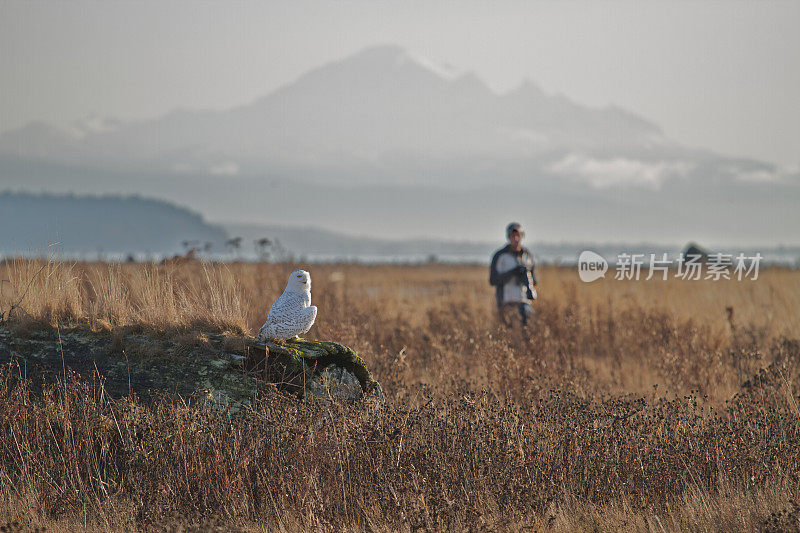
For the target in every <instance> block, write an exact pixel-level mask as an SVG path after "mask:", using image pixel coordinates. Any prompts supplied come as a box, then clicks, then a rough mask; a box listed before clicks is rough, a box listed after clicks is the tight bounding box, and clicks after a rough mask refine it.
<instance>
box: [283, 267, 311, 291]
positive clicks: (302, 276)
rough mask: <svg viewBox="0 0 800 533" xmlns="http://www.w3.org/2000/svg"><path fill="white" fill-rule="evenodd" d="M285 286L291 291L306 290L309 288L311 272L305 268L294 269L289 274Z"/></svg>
mask: <svg viewBox="0 0 800 533" xmlns="http://www.w3.org/2000/svg"><path fill="white" fill-rule="evenodd" d="M286 288H287V289H289V290H291V291H292V292H308V291H310V290H311V274H309V273H308V272H306V271H305V270H295V271H294V272H292V273H291V274H289V282H288V283H287V284H286Z"/></svg>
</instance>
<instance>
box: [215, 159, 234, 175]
mask: <svg viewBox="0 0 800 533" xmlns="http://www.w3.org/2000/svg"><path fill="white" fill-rule="evenodd" d="M208 171H209V172H210V173H211V174H212V175H214V176H237V175H239V165H237V164H236V163H234V162H233V161H226V162H224V163H217V164H216V165H213V166H211V168H209V169H208Z"/></svg>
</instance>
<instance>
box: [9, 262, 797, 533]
mask: <svg viewBox="0 0 800 533" xmlns="http://www.w3.org/2000/svg"><path fill="white" fill-rule="evenodd" d="M298 266H303V265H269V264H202V263H194V262H191V263H182V264H171V265H108V264H94V263H91V264H84V263H69V264H64V263H47V262H36V261H8V262H6V263H4V264H3V265H2V266H0V279H6V280H8V282H5V283H2V291H1V292H0V311H2V312H3V313H4V316H5V317H6V318H8V317H9V316H10V317H11V318H10V322H9V323H8V324H7V325H8V327H11V328H13V329H16V330H17V331H19V332H20V334H24V332H25V329H26V328H32V327H46V326H47V325H54V324H58V325H59V326H60V327H65V326H70V325H72V326H79V327H91V328H93V329H95V330H99V331H106V330H115V329H117V328H138V329H141V330H143V331H150V332H152V333H153V334H157V335H170V334H172V333H173V332H177V333H180V334H181V335H184V334H185V333H186V332H187V331H189V332H190V331H193V330H216V331H225V330H228V331H233V332H244V333H252V332H254V331H256V329H257V328H258V327H259V326H260V325H261V323H262V322H263V320H264V318H265V316H266V314H267V310H268V308H269V305H270V304H271V302H272V301H273V300H274V298H276V297H277V296H278V295H279V294H280V292H281V291H282V290H283V288H284V285H285V281H286V277H287V276H288V274H289V272H290V271H291V270H293V269H294V268H297V267H298ZM305 267H306V268H307V269H308V270H310V272H311V274H312V280H313V282H312V294H313V301H314V304H315V305H317V306H318V307H319V309H320V311H319V315H318V320H317V324H316V325H315V326H314V328H313V329H312V330H311V332H310V333H309V337H310V338H319V339H328V340H336V341H338V342H342V343H344V344H348V345H350V346H352V347H353V348H354V349H356V351H358V352H359V353H360V354H361V355H362V356H363V357H364V359H365V361H366V362H367V365H368V366H369V367H370V369H371V370H372V371H373V374H374V375H375V377H376V378H377V379H379V380H380V381H381V382H382V384H383V387H384V390H385V391H386V392H387V401H386V403H380V402H375V403H372V402H368V403H366V404H360V405H356V406H347V405H342V406H337V405H327V406H323V405H309V404H303V403H298V402H297V401H295V400H292V399H289V398H284V397H282V396H279V395H276V394H275V393H267V394H265V396H264V397H263V398H261V399H260V400H259V401H258V402H256V405H255V406H254V408H253V409H252V410H251V411H247V412H245V413H243V414H240V415H237V416H235V417H232V416H230V415H227V414H225V413H221V412H219V411H216V410H214V409H213V408H212V407H211V406H209V405H208V404H206V403H204V402H205V400H204V399H203V398H195V399H191V400H188V401H186V400H175V399H170V398H166V399H165V400H164V401H163V402H160V403H156V404H153V405H142V404H138V403H136V402H133V401H128V400H125V401H116V402H110V401H109V400H108V398H107V397H106V396H105V395H104V394H103V392H102V389H100V388H99V385H97V382H92V381H91V380H90V379H87V378H88V377H84V379H82V380H74V381H72V382H71V384H70V385H69V386H67V387H64V386H55V387H53V388H52V389H49V390H48V391H46V393H45V394H44V396H43V397H37V396H33V395H32V393H31V392H30V391H29V390H28V389H26V388H25V387H20V386H17V385H15V384H14V382H13V381H10V380H9V379H10V378H8V376H9V375H10V374H8V373H7V372H6V373H5V374H3V375H4V376H6V377H5V378H4V381H2V382H0V420H3V424H5V425H4V427H5V428H6V430H5V432H4V434H3V437H2V438H0V498H2V501H3V502H4V504H5V508H6V509H7V510H8V511H6V514H5V516H6V517H7V519H8V520H18V521H21V522H23V523H25V524H27V525H31V526H35V525H38V524H47V525H49V526H50V527H51V528H58V527H64V528H70V527H73V526H74V525H75V524H79V525H83V522H82V520H83V519H85V520H86V522H85V523H86V524H87V525H90V526H92V527H96V528H99V529H103V528H106V527H111V528H152V527H155V526H156V525H164V524H173V525H177V524H182V525H186V524H191V523H195V524H197V525H198V527H201V526H202V527H216V526H219V527H225V528H230V527H240V526H241V527H245V528H248V529H258V528H259V527H266V528H268V529H275V528H278V529H280V528H282V529H288V530H295V529H311V528H321V529H330V530H341V529H345V528H352V529H358V530H362V529H363V530H367V529H369V530H398V529H399V530H415V529H418V528H423V529H453V528H456V529H481V528H484V529H498V530H529V529H530V528H533V529H536V530H543V529H547V528H553V529H556V530H574V529H586V530H589V529H600V530H609V531H615V530H620V529H627V530H631V531H634V530H637V531H644V530H648V531H649V530H656V531H661V530H685V529H697V530H713V529H717V530H735V529H739V530H741V529H754V528H762V529H769V528H773V529H774V530H786V529H787V528H791V527H797V526H798V524H800V522H798V520H800V511H798V508H797V506H796V505H795V504H793V503H792V502H796V501H797V499H798V498H800V453H798V450H799V449H800V410H799V409H798V393H799V392H800V388H799V386H798V380H800V344H799V343H798V341H797V339H798V337H800V334H799V333H800V327H799V326H800V301H799V300H798V298H800V273H798V272H796V271H790V270H782V269H767V270H763V271H762V272H761V274H760V277H759V279H758V280H756V281H741V282H738V281H731V282H727V281H723V282H711V281H701V282H684V281H679V280H674V279H673V280H669V281H666V282H663V281H657V280H651V281H649V282H645V281H639V282H636V281H628V282H619V281H614V280H612V279H607V280H602V281H598V282H595V283H592V284H583V283H581V282H580V281H578V278H577V275H576V272H575V271H574V270H572V269H568V268H557V267H546V268H543V269H542V272H541V275H540V281H541V283H540V286H539V287H538V289H539V292H540V296H541V297H540V299H539V300H538V301H537V302H536V304H535V306H534V307H535V312H536V316H535V319H534V321H533V325H532V327H530V328H529V329H528V330H520V329H519V328H512V329H508V328H506V327H504V326H502V325H501V324H499V323H498V321H497V320H496V319H495V316H494V308H493V306H494V303H493V294H492V289H491V288H490V287H489V286H488V285H487V278H488V273H487V271H486V269H485V268H480V267H470V266H448V265H429V266H419V267H403V266H363V265H312V266H309V265H305ZM13 306H17V307H14V310H13V312H11V313H9V310H11V308H12V307H13ZM727 308H732V310H733V313H732V315H731V314H730V313H729V312H728V311H727ZM92 383H95V384H94V385H92ZM187 402H188V403H187ZM0 507H2V505H0ZM2 517H3V513H2V512H0V518H2Z"/></svg>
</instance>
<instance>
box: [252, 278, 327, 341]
mask: <svg viewBox="0 0 800 533" xmlns="http://www.w3.org/2000/svg"><path fill="white" fill-rule="evenodd" d="M316 318H317V308H316V307H314V306H313V305H311V274H309V273H308V272H306V271H305V270H295V271H294V272H292V273H291V275H290V276H289V281H288V282H287V283H286V289H285V290H284V291H283V294H281V295H280V297H279V298H278V299H277V300H275V303H274V304H272V307H271V308H270V310H269V315H267V321H266V322H264V325H263V326H261V329H260V330H259V331H258V336H257V337H256V339H258V340H259V341H265V340H284V339H291V338H293V337H295V338H297V336H298V335H300V334H301V333H306V332H307V331H308V330H309V329H311V326H313V325H314V320H315V319H316Z"/></svg>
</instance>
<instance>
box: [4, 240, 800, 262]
mask: <svg viewBox="0 0 800 533" xmlns="http://www.w3.org/2000/svg"><path fill="white" fill-rule="evenodd" d="M427 244H428V246H425V245H424V243H419V245H418V246H416V248H418V249H416V250H415V249H410V248H413V247H411V246H409V245H408V244H407V243H404V244H403V245H400V246H398V248H399V249H398V250H397V251H396V253H392V250H391V247H390V246H382V247H381V250H380V252H379V253H364V252H363V251H358V252H353V253H346V252H345V253H338V254H332V253H314V252H313V251H309V252H307V253H300V252H295V251H292V250H289V251H285V252H282V254H281V255H279V256H278V255H273V256H271V257H269V258H267V260H269V261H273V262H283V261H287V262H302V263H364V264H426V263H450V264H476V265H488V264H489V261H490V259H491V256H492V253H493V252H494V251H495V250H496V249H497V248H499V247H500V246H499V245H495V246H491V245H487V244H485V243H484V244H480V243H474V244H473V243H469V244H468V245H467V244H465V243H455V244H454V245H453V248H456V249H448V245H447V243H427ZM528 246H529V248H530V249H531V251H532V252H533V254H534V257H535V258H536V261H537V262H538V263H539V264H556V265H575V264H577V260H578V256H579V255H580V253H581V252H583V251H584V250H591V251H593V252H596V253H598V254H600V255H601V256H603V257H604V258H605V259H606V260H607V261H608V262H609V263H611V264H614V263H617V258H618V257H619V256H620V255H621V254H629V255H632V254H642V255H643V256H644V260H645V262H646V261H649V258H650V254H655V255H656V259H657V260H660V259H661V258H662V255H663V254H664V253H666V254H667V258H668V260H670V261H674V260H675V259H677V258H678V256H679V254H680V253H681V250H682V247H676V246H660V245H654V244H641V243H640V244H630V245H626V244H549V243H532V244H528ZM706 250H707V251H708V252H709V253H712V254H713V253H722V254H730V255H731V256H733V257H734V258H735V257H736V256H737V255H739V254H740V253H743V254H745V256H746V257H753V256H755V255H756V254H757V253H758V254H761V257H762V259H761V265H764V266H766V265H780V266H786V267H791V268H800V247H768V248H767V247H765V248H752V247H743V248H733V247H724V248H722V247H721V248H712V247H708V248H706ZM32 255H38V254H30V253H25V254H19V253H8V251H5V253H2V251H0V258H3V257H20V256H23V257H24V256H28V257H30V256H32ZM174 255H180V253H179V252H176V254H174ZM48 256H50V257H53V258H55V259H58V260H76V261H97V260H101V261H127V260H129V259H133V260H134V261H136V262H160V261H162V260H164V259H165V258H168V257H173V256H167V255H163V254H148V253H131V254H129V253H108V252H103V253H100V252H98V253H84V254H70V253H69V252H67V251H62V250H50V252H49V254H48ZM196 257H197V258H199V259H203V260H208V261H221V262H228V261H259V260H260V259H259V257H258V256H257V255H256V254H255V253H253V252H241V253H237V252H229V253H199V254H197V255H196Z"/></svg>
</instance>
